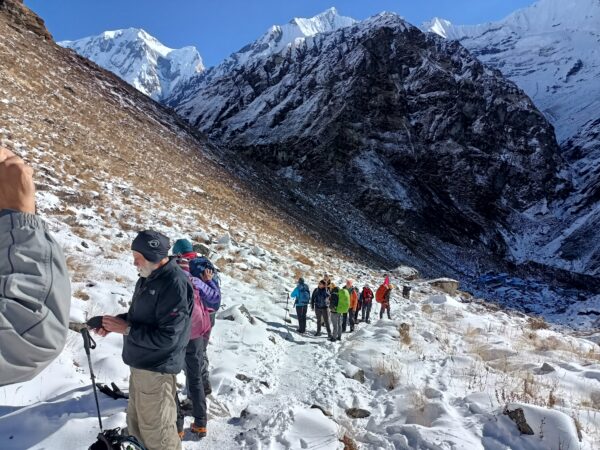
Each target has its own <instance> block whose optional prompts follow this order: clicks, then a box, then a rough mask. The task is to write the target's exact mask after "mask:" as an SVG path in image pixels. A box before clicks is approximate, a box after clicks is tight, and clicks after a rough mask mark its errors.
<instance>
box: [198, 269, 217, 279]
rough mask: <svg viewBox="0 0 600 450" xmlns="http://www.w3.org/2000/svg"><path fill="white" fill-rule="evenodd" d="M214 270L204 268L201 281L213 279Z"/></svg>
mask: <svg viewBox="0 0 600 450" xmlns="http://www.w3.org/2000/svg"><path fill="white" fill-rule="evenodd" d="M213 275H214V272H213V270H212V269H209V268H206V269H204V271H203V272H202V277H201V278H202V281H210V280H212V279H213Z"/></svg>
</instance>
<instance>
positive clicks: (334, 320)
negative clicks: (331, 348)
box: [329, 286, 347, 342]
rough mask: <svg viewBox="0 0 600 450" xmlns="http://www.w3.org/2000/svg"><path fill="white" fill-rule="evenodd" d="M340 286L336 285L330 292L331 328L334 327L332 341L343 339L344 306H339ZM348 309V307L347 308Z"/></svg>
mask: <svg viewBox="0 0 600 450" xmlns="http://www.w3.org/2000/svg"><path fill="white" fill-rule="evenodd" d="M339 292H340V290H339V288H338V287H337V286H334V287H333V289H332V290H331V293H330V294H329V311H330V312H331V328H332V337H331V339H330V341H331V342H335V341H339V340H341V339H342V313H341V312H340V311H343V310H344V308H340V307H339V306H340V305H339V303H340V301H339ZM346 311H347V308H346Z"/></svg>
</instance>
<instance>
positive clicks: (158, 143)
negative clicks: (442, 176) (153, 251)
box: [0, 14, 323, 262]
mask: <svg viewBox="0 0 600 450" xmlns="http://www.w3.org/2000/svg"><path fill="white" fill-rule="evenodd" d="M0 124H1V126H0V143H2V144H4V145H7V146H8V147H9V148H12V149H14V150H15V151H16V152H17V153H19V154H21V155H23V156H24V157H25V158H26V159H27V161H28V162H30V163H32V164H33V165H34V167H35V168H36V182H37V184H38V189H39V190H40V191H49V192H51V193H53V194H55V195H58V196H59V197H60V198H61V200H62V201H63V202H62V205H63V206H64V205H67V206H73V207H89V208H91V212H92V213H93V214H92V215H97V216H99V217H100V218H101V219H102V220H103V221H105V222H107V223H114V224H117V225H118V226H119V227H121V228H122V229H124V230H125V231H127V230H132V229H135V228H137V227H139V226H140V225H142V224H148V223H156V222H160V221H161V220H163V221H166V220H171V219H166V218H162V219H161V218H160V216H158V215H157V214H156V211H157V210H162V211H169V212H177V213H178V215H179V214H180V216H179V217H180V219H181V220H180V223H176V224H173V223H165V226H173V225H175V228H180V229H181V230H182V232H193V231H197V230H198V229H205V230H207V229H210V227H211V226H212V225H213V224H214V223H215V222H222V223H227V224H230V225H232V226H234V227H236V229H246V230H247V231H248V232H249V233H251V234H252V235H254V236H256V239H257V242H258V243H262V244H263V245H264V246H265V247H267V246H269V247H274V248H276V247H279V246H281V245H282V244H287V243H289V242H290V241H292V242H296V243H298V244H301V245H303V246H306V247H310V248H313V249H317V248H322V246H323V244H322V243H318V242H317V241H316V240H315V239H314V238H313V237H311V236H310V235H309V234H307V233H306V232H305V230H304V229H303V227H301V226H297V224H295V223H294V221H292V220H290V218H289V217H288V216H286V215H285V214H283V213H281V212H280V211H279V210H277V209H276V208H275V207H274V206H273V205H271V204H269V203H268V202H266V201H263V200H262V199H261V198H260V197H259V196H258V195H255V193H254V192H253V191H252V188H251V186H247V185H244V182H243V181H240V180H239V179H236V177H235V176H234V175H232V174H231V173H229V172H228V171H227V168H225V167H223V166H222V165H221V164H219V163H218V161H217V158H215V157H214V154H213V153H211V152H210V151H209V150H208V144H207V143H206V142H205V141H204V139H203V138H202V137H197V136H194V135H193V134H191V133H190V132H189V130H188V129H187V128H186V127H185V125H183V124H182V123H181V122H180V121H179V119H177V118H176V116H174V115H172V114H171V113H170V112H168V111H167V110H166V109H164V108H163V107H161V106H160V105H158V104H157V103H155V102H153V101H152V100H151V99H149V98H147V97H145V96H144V95H142V94H141V93H139V92H138V91H136V90H135V89H134V88H132V87H130V86H128V85H126V84H125V83H124V82H122V81H121V80H119V79H118V78H117V77H116V76H114V75H112V74H110V73H108V72H106V71H103V70H101V69H99V68H98V67H97V66H95V65H94V64H93V63H90V62H89V61H87V60H85V59H83V58H80V57H79V56H77V55H76V54H74V53H73V52H71V51H69V50H65V49H62V48H60V47H58V46H57V45H56V44H54V43H52V42H48V41H44V40H42V39H41V38H40V37H39V36H37V35H34V34H33V33H31V32H29V31H24V30H19V29H16V28H15V27H14V26H12V25H11V24H9V23H8V18H7V16H6V15H4V14H0ZM46 213H54V214H57V215H60V216H61V219H65V220H66V219H68V220H70V221H72V225H73V226H79V227H81V228H85V227H86V225H82V224H81V223H79V222H80V219H81V218H80V217H75V216H74V215H73V213H72V212H69V210H68V209H65V208H64V207H62V208H57V209H56V210H52V211H50V210H49V211H46ZM69 215H70V216H71V217H70V218H69ZM267 237H268V238H267ZM307 262H308V261H307Z"/></svg>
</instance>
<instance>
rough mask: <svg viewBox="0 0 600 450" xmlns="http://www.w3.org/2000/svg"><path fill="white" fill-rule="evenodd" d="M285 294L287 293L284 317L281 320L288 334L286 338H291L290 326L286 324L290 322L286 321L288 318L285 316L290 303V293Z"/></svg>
mask: <svg viewBox="0 0 600 450" xmlns="http://www.w3.org/2000/svg"><path fill="white" fill-rule="evenodd" d="M286 294H287V299H286V301H285V317H284V319H283V322H284V325H285V329H286V331H287V334H288V340H291V337H292V335H291V333H290V327H288V325H287V324H288V323H291V320H290V321H289V322H288V318H287V315H288V305H289V303H290V293H289V292H286Z"/></svg>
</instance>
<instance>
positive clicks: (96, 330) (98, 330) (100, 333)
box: [92, 327, 110, 337]
mask: <svg viewBox="0 0 600 450" xmlns="http://www.w3.org/2000/svg"><path fill="white" fill-rule="evenodd" d="M92 331H93V332H94V333H96V334H97V335H98V336H101V337H104V336H106V335H108V334H110V331H108V330H106V329H104V328H102V327H100V328H92Z"/></svg>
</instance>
